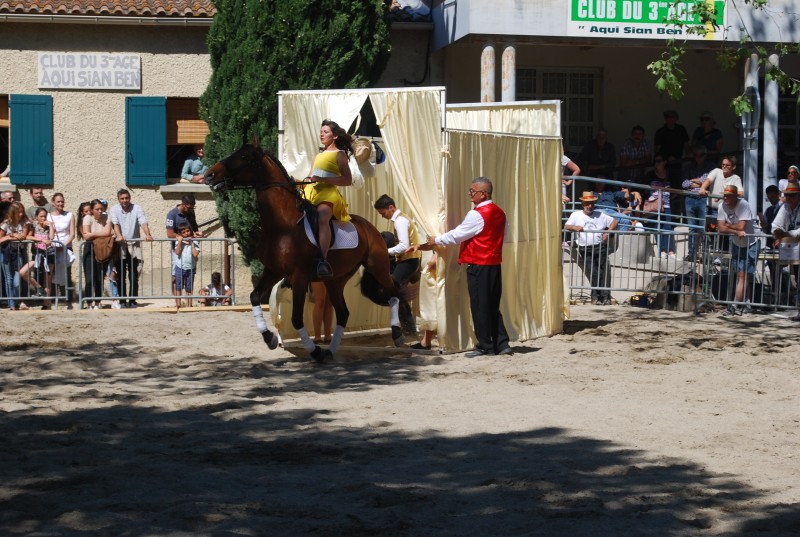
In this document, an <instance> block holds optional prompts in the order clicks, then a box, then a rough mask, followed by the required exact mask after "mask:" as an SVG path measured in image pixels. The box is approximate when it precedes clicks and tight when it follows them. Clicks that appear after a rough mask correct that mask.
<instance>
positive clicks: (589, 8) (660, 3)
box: [567, 0, 725, 40]
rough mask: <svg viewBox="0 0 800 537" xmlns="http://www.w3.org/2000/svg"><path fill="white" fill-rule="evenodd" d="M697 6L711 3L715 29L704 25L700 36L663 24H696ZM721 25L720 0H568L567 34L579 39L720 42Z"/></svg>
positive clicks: (722, 4)
mask: <svg viewBox="0 0 800 537" xmlns="http://www.w3.org/2000/svg"><path fill="white" fill-rule="evenodd" d="M699 3H705V4H713V7H714V9H715V10H716V20H715V24H716V27H714V26H713V25H708V26H707V27H706V30H707V31H708V33H706V35H704V36H701V35H697V34H687V33H686V30H685V29H684V28H681V27H679V26H675V25H672V24H666V23H665V22H664V21H666V20H668V19H669V20H673V19H678V20H679V21H681V22H683V23H685V24H689V25H692V24H695V25H696V24H699V23H700V22H699V20H698V18H697V16H696V15H695V14H694V8H695V6H696V5H697V4H699ZM724 26H725V2H724V1H722V0H685V1H682V2H677V3H676V2H674V1H673V0H667V1H665V0H571V1H570V17H569V24H568V25H567V34H568V35H570V36H581V37H632V38H637V39H669V38H687V39H706V40H721V39H722V38H723V28H724Z"/></svg>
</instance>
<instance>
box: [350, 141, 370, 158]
mask: <svg viewBox="0 0 800 537" xmlns="http://www.w3.org/2000/svg"><path fill="white" fill-rule="evenodd" d="M352 145H353V156H355V157H356V162H358V163H359V164H363V163H364V162H366V161H368V160H369V157H370V156H372V141H371V140H370V139H369V138H363V137H360V138H356V139H355V140H353V144H352Z"/></svg>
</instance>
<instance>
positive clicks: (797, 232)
mask: <svg viewBox="0 0 800 537" xmlns="http://www.w3.org/2000/svg"><path fill="white" fill-rule="evenodd" d="M778 229H779V230H781V231H783V232H784V233H786V234H788V235H789V236H790V237H792V238H793V239H798V238H800V204H798V205H797V207H795V209H794V211H793V210H792V209H791V207H789V204H788V203H784V204H783V205H782V206H781V208H780V210H779V211H778V214H776V215H775V220H773V221H772V232H773V233H775V230H778Z"/></svg>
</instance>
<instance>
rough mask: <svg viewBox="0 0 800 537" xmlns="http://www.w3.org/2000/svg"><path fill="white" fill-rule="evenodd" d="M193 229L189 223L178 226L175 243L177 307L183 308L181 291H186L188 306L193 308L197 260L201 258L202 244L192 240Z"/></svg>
mask: <svg viewBox="0 0 800 537" xmlns="http://www.w3.org/2000/svg"><path fill="white" fill-rule="evenodd" d="M192 235H193V233H192V228H191V227H190V226H189V224H187V223H183V224H180V225H179V226H178V236H177V237H176V239H177V240H176V241H175V297H176V298H175V305H176V306H177V307H179V308H180V307H181V299H180V298H178V297H180V296H181V289H183V290H185V291H186V296H187V297H188V298H187V299H186V305H187V306H189V307H190V308H191V307H192V299H191V296H192V286H193V285H194V272H195V268H196V267H197V258H198V257H199V256H200V244H199V243H198V242H197V241H193V240H192Z"/></svg>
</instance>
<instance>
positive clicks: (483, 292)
mask: <svg viewBox="0 0 800 537" xmlns="http://www.w3.org/2000/svg"><path fill="white" fill-rule="evenodd" d="M467 194H468V195H469V197H470V200H471V201H472V204H473V205H474V206H475V207H474V208H473V209H472V210H471V211H469V212H468V213H467V215H466V216H465V217H464V220H463V222H461V224H459V225H458V226H457V227H456V228H454V229H452V230H450V231H448V232H447V233H444V234H443V235H439V236H438V237H436V236H430V237H428V240H427V243H426V244H425V246H424V247H422V248H423V249H426V250H429V249H431V248H433V247H434V246H452V245H455V244H461V253H460V254H459V256H458V262H459V264H462V265H466V266H467V290H468V291H469V305H470V311H471V313H472V326H473V328H474V330H475V338H476V339H477V344H476V345H475V349H474V350H472V351H470V352H468V353H466V355H465V356H466V357H467V358H475V357H477V356H483V355H488V354H496V355H507V354H513V351H512V350H511V346H510V345H509V343H508V332H506V327H505V325H504V324H503V315H502V314H501V313H500V297H501V295H502V292H503V286H502V279H501V272H500V264H501V263H502V261H503V238H504V237H505V234H506V213H505V212H503V209H501V208H500V207H499V206H498V205H497V204H496V203H494V201H492V182H491V181H490V180H489V179H488V178H487V177H476V178H475V179H473V180H472V184H471V185H470V188H469V190H468V191H467Z"/></svg>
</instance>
